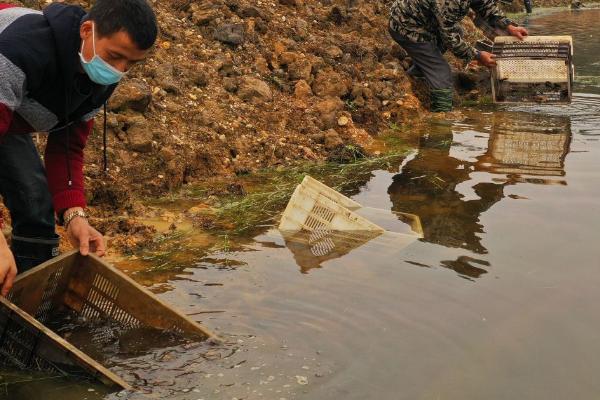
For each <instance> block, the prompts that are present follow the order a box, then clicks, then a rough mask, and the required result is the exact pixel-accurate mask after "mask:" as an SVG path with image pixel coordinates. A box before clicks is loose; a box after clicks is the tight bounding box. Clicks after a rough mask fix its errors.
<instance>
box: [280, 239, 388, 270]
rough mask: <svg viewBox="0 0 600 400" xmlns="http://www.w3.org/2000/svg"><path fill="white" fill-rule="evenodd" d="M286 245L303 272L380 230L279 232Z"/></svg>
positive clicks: (362, 243)
mask: <svg viewBox="0 0 600 400" xmlns="http://www.w3.org/2000/svg"><path fill="white" fill-rule="evenodd" d="M281 234H282V236H283V238H284V240H285V245H286V247H287V248H288V249H289V250H290V251H291V252H292V254H293V255H294V260H295V261H296V263H297V264H298V266H299V267H300V271H301V272H302V273H303V274H306V273H308V271H310V270H311V269H313V268H321V266H322V264H323V263H324V262H326V261H329V260H333V259H336V258H340V257H343V256H345V255H347V254H348V253H350V252H351V251H352V250H354V249H356V248H358V247H360V246H362V245H364V244H365V243H367V242H369V241H370V240H372V239H374V238H376V237H378V236H380V235H381V234H382V233H381V232H373V231H371V232H369V231H353V232H334V231H323V232H319V231H317V232H305V231H300V232H281Z"/></svg>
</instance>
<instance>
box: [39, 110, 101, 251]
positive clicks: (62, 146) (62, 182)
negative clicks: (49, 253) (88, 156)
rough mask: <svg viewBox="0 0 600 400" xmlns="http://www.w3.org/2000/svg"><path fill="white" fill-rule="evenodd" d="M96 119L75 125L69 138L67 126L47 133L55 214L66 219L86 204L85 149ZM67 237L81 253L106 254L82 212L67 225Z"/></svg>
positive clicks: (98, 235)
mask: <svg viewBox="0 0 600 400" xmlns="http://www.w3.org/2000/svg"><path fill="white" fill-rule="evenodd" d="M93 125H94V120H93V119H90V120H88V121H81V122H79V123H77V124H75V125H73V126H72V127H71V129H70V135H69V137H68V140H67V130H66V129H64V130H60V131H57V132H53V133H51V134H50V135H49V136H48V144H47V145H46V152H45V157H44V161H45V163H46V173H47V175H48V186H49V188H50V193H51V194H52V202H53V205H54V210H55V211H56V214H57V215H58V216H59V217H60V218H61V219H63V220H64V219H65V218H67V217H69V215H70V214H72V213H74V212H77V211H81V212H83V209H84V208H85V207H86V201H85V193H84V177H83V162H84V156H83V151H84V148H85V145H86V143H87V139H88V137H89V135H90V132H91V131H92V128H93ZM65 228H66V231H67V237H68V238H69V241H70V242H71V244H72V245H73V246H76V247H78V248H79V251H80V253H81V254H82V255H87V254H88V253H89V251H92V252H94V253H96V254H97V255H99V256H103V255H104V253H105V242H104V238H103V237H102V235H101V234H100V233H99V232H98V231H97V230H96V229H94V228H93V227H91V226H90V225H89V223H88V221H87V218H85V217H83V216H75V217H74V218H73V219H71V220H70V221H68V224H67V225H66V227H65Z"/></svg>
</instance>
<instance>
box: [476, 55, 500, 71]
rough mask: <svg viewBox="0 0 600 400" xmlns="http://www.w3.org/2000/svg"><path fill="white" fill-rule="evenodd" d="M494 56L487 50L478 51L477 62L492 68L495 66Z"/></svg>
mask: <svg viewBox="0 0 600 400" xmlns="http://www.w3.org/2000/svg"><path fill="white" fill-rule="evenodd" d="M495 58H496V56H495V55H493V54H492V53H490V52H487V51H481V52H479V57H478V58H477V62H478V63H479V64H481V65H483V66H484V67H488V68H493V67H495V66H496V60H495Z"/></svg>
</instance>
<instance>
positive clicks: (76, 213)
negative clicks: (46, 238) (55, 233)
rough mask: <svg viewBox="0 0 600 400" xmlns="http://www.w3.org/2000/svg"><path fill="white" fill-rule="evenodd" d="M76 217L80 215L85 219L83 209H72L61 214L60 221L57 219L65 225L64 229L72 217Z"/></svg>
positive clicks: (85, 215)
mask: <svg viewBox="0 0 600 400" xmlns="http://www.w3.org/2000/svg"><path fill="white" fill-rule="evenodd" d="M76 217H81V218H83V219H87V217H88V216H87V214H86V213H85V212H84V211H83V210H74V211H71V212H68V213H65V214H64V215H63V219H62V221H61V220H59V221H58V222H59V224H61V222H62V224H61V225H62V226H64V227H65V229H66V228H67V227H68V226H69V223H71V221H73V219H75V218H76Z"/></svg>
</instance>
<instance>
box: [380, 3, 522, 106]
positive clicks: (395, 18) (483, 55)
mask: <svg viewBox="0 0 600 400" xmlns="http://www.w3.org/2000/svg"><path fill="white" fill-rule="evenodd" d="M469 9H473V10H474V11H475V13H476V14H477V16H478V17H480V18H481V19H483V20H485V21H486V22H487V23H488V24H489V25H490V26H492V27H495V28H498V29H502V30H505V31H506V32H507V33H508V34H509V35H512V36H515V37H517V38H519V39H523V37H525V36H527V30H526V29H525V28H523V27H519V26H517V24H515V23H514V22H513V21H511V20H510V19H508V18H506V17H505V16H504V14H503V13H502V11H500V9H499V8H498V6H497V5H496V2H495V0H395V1H394V3H393V4H392V8H391V16H390V21H389V31H390V35H391V36H392V38H393V39H394V40H395V41H396V42H397V43H398V44H399V45H400V46H402V48H404V50H406V52H407V53H408V55H409V56H410V57H411V58H412V60H413V66H412V67H411V68H410V69H409V70H408V73H409V74H411V75H415V76H419V75H421V76H423V77H424V78H425V80H426V82H427V84H428V85H429V88H430V98H431V111H433V112H443V111H450V110H452V92H453V91H452V87H453V80H452V73H451V70H450V65H448V62H447V61H446V60H445V59H444V57H443V54H444V53H445V52H446V51H447V50H450V51H452V53H453V54H454V55H455V56H456V57H458V58H461V59H463V60H464V61H465V63H469V62H470V61H472V60H477V61H478V62H479V63H480V64H482V65H484V66H486V67H490V68H491V67H493V66H495V61H494V55H493V54H491V53H489V52H486V51H479V50H477V49H475V48H474V47H473V46H471V45H470V44H469V43H467V42H466V41H465V40H464V39H463V37H462V36H463V32H462V28H461V26H460V22H461V20H462V19H463V18H464V17H466V16H467V14H468V13H469Z"/></svg>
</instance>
